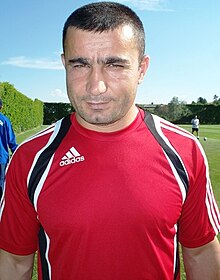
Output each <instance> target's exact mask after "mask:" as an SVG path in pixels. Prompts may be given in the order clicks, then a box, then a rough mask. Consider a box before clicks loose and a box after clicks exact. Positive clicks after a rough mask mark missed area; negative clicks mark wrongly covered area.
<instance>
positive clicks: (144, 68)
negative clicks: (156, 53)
mask: <svg viewBox="0 0 220 280" xmlns="http://www.w3.org/2000/svg"><path fill="white" fill-rule="evenodd" d="M149 60H150V57H149V56H148V55H145V56H144V57H143V59H142V61H141V63H140V66H139V71H140V73H139V79H138V84H141V83H142V81H143V79H144V76H145V74H146V72H147V69H148V66H149Z"/></svg>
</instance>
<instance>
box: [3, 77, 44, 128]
mask: <svg viewBox="0 0 220 280" xmlns="http://www.w3.org/2000/svg"><path fill="white" fill-rule="evenodd" d="M0 98H1V99H2V101H3V107H2V113H3V114H5V115H6V116H7V117H8V118H9V119H10V121H11V123H12V125H13V129H14V131H15V132H16V133H19V132H22V131H25V130H28V129H32V128H34V127H37V126H40V125H42V124H43V102H42V101H40V100H38V99H35V100H34V101H33V100H32V99H30V98H28V97H27V96H25V95H24V94H22V93H21V92H19V91H17V90H16V89H15V87H14V86H13V85H11V84H10V83H8V82H3V83H0Z"/></svg>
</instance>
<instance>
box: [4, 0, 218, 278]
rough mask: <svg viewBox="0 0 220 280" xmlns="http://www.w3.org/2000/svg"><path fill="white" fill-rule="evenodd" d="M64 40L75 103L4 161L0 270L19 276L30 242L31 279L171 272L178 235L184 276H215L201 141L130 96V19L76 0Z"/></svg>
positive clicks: (24, 272) (113, 6)
mask: <svg viewBox="0 0 220 280" xmlns="http://www.w3.org/2000/svg"><path fill="white" fill-rule="evenodd" d="M63 49H64V53H63V55H62V61H63V64H64V67H65V69H66V81H67V91H68V96H69V99H70V101H71V103H72V105H73V106H74V108H75V110H76V113H74V114H72V115H71V116H68V117H66V118H64V119H63V120H61V121H58V122H57V124H56V125H55V127H54V126H52V127H50V128H48V129H47V130H45V131H43V132H42V133H40V134H38V135H36V136H35V137H33V138H32V139H30V140H28V141H26V143H24V144H23V145H20V147H19V149H17V151H16V153H15V155H14V157H13V160H12V161H11V163H10V166H9V169H8V172H7V176H6V177H7V178H6V192H5V199H4V200H3V201H2V210H1V222H0V232H1V235H0V248H2V251H1V255H0V279H4V280H5V279H30V278H31V271H32V266H33V260H34V253H35V251H36V250H37V248H38V251H39V253H38V257H39V262H38V263H39V266H38V275H39V276H38V277H39V279H53V280H58V279H59V280H61V279H62V280H66V279H74V280H103V279H105V280H137V279H152V280H155V279H179V266H178V265H179V263H178V241H179V242H181V244H182V248H183V254H184V260H185V267H186V273H187V277H188V279H200V280H203V279H209V280H214V279H215V280H216V279H219V277H220V263H219V262H220V250H219V243H218V241H217V239H216V237H215V236H216V234H217V233H218V231H219V216H218V215H219V213H218V208H217V205H216V203H215V200H214V197H213V194H212V190H211V185H210V181H209V177H208V166H207V160H206V158H205V156H204V152H203V151H202V148H201V146H200V145H199V143H197V141H195V139H194V137H193V136H192V135H191V133H189V132H186V131H184V130H182V129H180V128H178V127H176V126H174V125H172V124H171V123H169V122H167V121H164V120H162V119H160V118H158V117H156V116H151V115H150V114H149V113H146V114H145V113H144V112H143V111H142V110H139V109H138V108H137V107H136V106H135V96H136V91H137V87H138V84H139V83H141V81H142V80H143V77H144V75H145V73H146V71H147V67H148V63H149V57H148V56H146V55H144V30H143V25H142V23H141V21H140V19H139V18H138V17H137V15H136V14H135V13H134V12H133V11H132V10H130V9H129V8H128V7H126V6H123V5H121V4H117V3H111V2H99V3H95V4H90V5H86V6H83V7H81V8H79V9H78V10H76V11H75V12H73V14H71V15H70V17H69V18H68V19H67V21H66V23H65V26H64V30H63ZM145 121H146V123H147V125H146V124H145ZM161 139H162V140H161ZM21 161H22V171H21V169H20V163H21ZM38 242H39V243H38ZM37 244H38V245H37ZM18 275H19V276H18Z"/></svg>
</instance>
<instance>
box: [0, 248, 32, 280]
mask: <svg viewBox="0 0 220 280" xmlns="http://www.w3.org/2000/svg"><path fill="white" fill-rule="evenodd" d="M33 264H34V254H31V255H26V256H19V255H14V254H11V253H8V252H6V251H4V250H1V249H0V279H4V280H13V279H21V280H30V279H31V277H32V271H33Z"/></svg>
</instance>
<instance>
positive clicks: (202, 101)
mask: <svg viewBox="0 0 220 280" xmlns="http://www.w3.org/2000/svg"><path fill="white" fill-rule="evenodd" d="M197 103H198V104H207V103H208V102H207V100H206V99H205V98H203V97H199V98H198V99H197Z"/></svg>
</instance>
